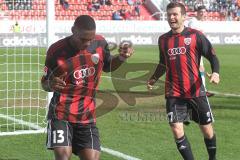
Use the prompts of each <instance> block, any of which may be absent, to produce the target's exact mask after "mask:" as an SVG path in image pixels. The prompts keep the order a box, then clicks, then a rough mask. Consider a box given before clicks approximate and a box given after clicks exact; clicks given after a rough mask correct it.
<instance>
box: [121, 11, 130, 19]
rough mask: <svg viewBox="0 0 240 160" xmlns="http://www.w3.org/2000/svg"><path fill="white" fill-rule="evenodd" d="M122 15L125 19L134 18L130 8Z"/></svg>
mask: <svg viewBox="0 0 240 160" xmlns="http://www.w3.org/2000/svg"><path fill="white" fill-rule="evenodd" d="M122 17H123V19H125V20H132V15H131V12H130V11H129V10H128V9H126V10H125V12H124V14H123V15H122Z"/></svg>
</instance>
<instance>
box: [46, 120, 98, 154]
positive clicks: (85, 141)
mask: <svg viewBox="0 0 240 160" xmlns="http://www.w3.org/2000/svg"><path fill="white" fill-rule="evenodd" d="M46 145H47V148H48V149H53V148H55V147H66V146H72V152H73V153H74V154H76V155H77V154H78V152H79V151H80V150H82V149H86V148H90V149H94V150H97V151H100V140H99V133H98V129H97V127H96V125H95V124H88V125H80V124H77V123H70V122H67V121H61V120H57V119H52V120H49V121H48V126H47V142H46Z"/></svg>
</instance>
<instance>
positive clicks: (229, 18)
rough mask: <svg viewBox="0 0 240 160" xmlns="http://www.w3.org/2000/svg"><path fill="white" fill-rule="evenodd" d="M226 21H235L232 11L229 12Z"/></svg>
mask: <svg viewBox="0 0 240 160" xmlns="http://www.w3.org/2000/svg"><path fill="white" fill-rule="evenodd" d="M226 21H234V14H233V12H231V11H228V12H227V16H226Z"/></svg>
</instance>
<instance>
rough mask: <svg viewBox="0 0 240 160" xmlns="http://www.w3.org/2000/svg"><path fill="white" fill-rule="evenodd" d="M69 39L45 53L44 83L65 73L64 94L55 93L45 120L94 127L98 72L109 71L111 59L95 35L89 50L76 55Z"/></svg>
mask: <svg viewBox="0 0 240 160" xmlns="http://www.w3.org/2000/svg"><path fill="white" fill-rule="evenodd" d="M69 40H70V37H66V38H64V39H61V40H59V41H57V42H56V43H54V44H52V45H51V46H50V48H49V49H48V51H47V57H46V62H45V70H47V72H46V76H45V79H48V78H51V75H52V74H54V75H61V74H63V73H67V76H66V77H65V79H64V81H65V82H66V87H65V89H64V90H62V91H61V93H59V92H54V94H53V97H52V99H51V102H50V104H49V112H48V119H51V118H57V119H59V120H66V121H69V122H72V123H80V124H83V125H84V124H89V123H96V113H95V109H96V102H95V94H96V89H97V87H98V83H99V80H100V77H101V72H102V70H103V71H105V70H106V71H107V70H109V68H110V61H111V55H110V51H109V49H108V44H107V42H106V40H105V39H104V38H103V37H102V36H100V35H96V36H95V39H94V40H93V41H92V42H91V44H90V46H89V47H88V48H87V49H85V50H81V51H77V50H75V49H74V47H72V46H71V44H70V42H69Z"/></svg>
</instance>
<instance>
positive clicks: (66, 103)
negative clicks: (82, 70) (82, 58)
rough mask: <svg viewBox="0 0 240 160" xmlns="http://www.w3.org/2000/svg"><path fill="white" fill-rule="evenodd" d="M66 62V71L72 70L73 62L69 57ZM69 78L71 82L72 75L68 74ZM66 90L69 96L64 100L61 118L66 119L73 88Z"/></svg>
mask: <svg viewBox="0 0 240 160" xmlns="http://www.w3.org/2000/svg"><path fill="white" fill-rule="evenodd" d="M66 62H67V65H68V66H69V68H68V71H74V66H73V63H71V61H70V60H69V59H68V60H67V61H66ZM70 73H71V72H70ZM71 74H72V73H71ZM69 78H70V82H73V76H69ZM68 92H69V93H68V95H69V96H67V97H66V100H65V107H64V117H63V119H68V117H69V112H70V106H71V104H72V99H73V97H72V96H71V97H70V95H73V93H74V89H70V90H68Z"/></svg>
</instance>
